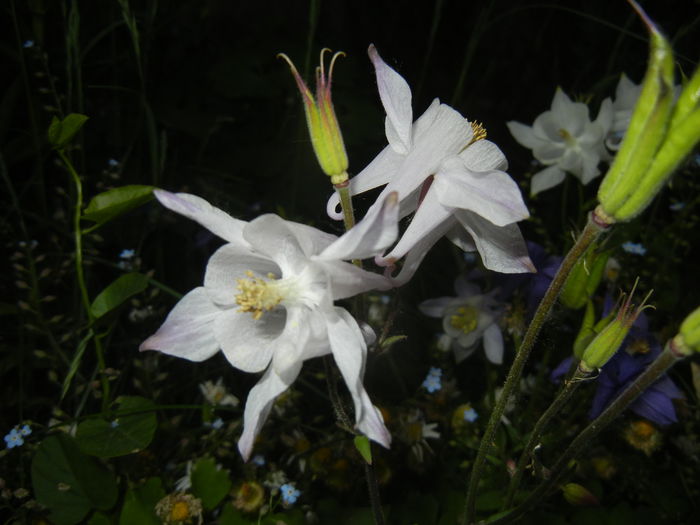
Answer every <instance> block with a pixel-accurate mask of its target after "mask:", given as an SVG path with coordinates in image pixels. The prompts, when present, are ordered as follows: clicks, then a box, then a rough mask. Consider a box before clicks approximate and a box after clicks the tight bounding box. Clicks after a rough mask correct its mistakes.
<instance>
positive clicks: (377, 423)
mask: <svg viewBox="0 0 700 525" xmlns="http://www.w3.org/2000/svg"><path fill="white" fill-rule="evenodd" d="M325 314H326V322H327V325H328V339H329V341H330V345H331V350H332V352H333V358H334V359H335V362H336V364H337V365H338V369H339V370H340V373H341V375H342V376H343V379H344V380H345V384H346V385H347V387H348V390H349V391H350V394H351V396H352V399H353V402H354V405H355V421H356V427H357V429H358V430H359V431H360V432H362V433H363V434H364V435H366V436H367V437H368V438H370V439H371V440H373V441H376V442H377V443H379V444H380V445H382V446H384V447H387V448H388V447H389V445H390V444H391V435H390V434H389V431H388V430H387V429H386V427H385V426H384V420H383V419H382V415H381V412H380V411H379V409H378V408H377V407H375V406H374V405H373V404H372V401H371V400H370V398H369V396H368V395H367V391H366V390H365V388H364V386H363V385H362V380H363V379H364V374H365V359H366V355H367V346H366V344H365V340H364V338H363V336H362V331H361V330H360V327H359V326H358V325H357V322H356V321H355V319H354V318H353V317H352V316H351V315H350V314H349V313H348V312H347V311H346V310H344V309H343V308H339V307H335V308H333V310H329V311H326V312H325Z"/></svg>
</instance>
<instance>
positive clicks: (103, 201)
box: [82, 184, 153, 229]
mask: <svg viewBox="0 0 700 525" xmlns="http://www.w3.org/2000/svg"><path fill="white" fill-rule="evenodd" d="M152 198H153V186H142V185H138V184H134V185H130V186H121V187H119V188H114V189H111V190H107V191H105V192H103V193H100V194H98V195H95V196H94V197H93V198H92V200H91V201H90V204H88V206H87V208H85V211H83V216H82V218H83V219H85V220H87V221H92V222H95V223H97V224H96V225H95V226H93V227H92V229H94V228H96V227H97V226H100V225H102V224H104V223H105V222H107V221H109V220H112V219H113V218H115V217H116V216H118V215H121V214H122V213H124V212H127V211H129V210H131V209H133V208H136V207H137V206H141V205H142V204H145V203H147V202H148V201H150V200H151V199H152Z"/></svg>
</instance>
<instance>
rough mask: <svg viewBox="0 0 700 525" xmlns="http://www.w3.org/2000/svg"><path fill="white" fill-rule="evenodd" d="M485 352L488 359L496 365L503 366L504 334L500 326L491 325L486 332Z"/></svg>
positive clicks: (484, 339)
mask: <svg viewBox="0 0 700 525" xmlns="http://www.w3.org/2000/svg"><path fill="white" fill-rule="evenodd" d="M483 341H484V352H485V353H486V358H487V359H488V360H489V361H491V362H492V363H493V364H495V365H500V364H503V333H501V329H500V328H499V326H498V324H496V323H493V324H491V325H490V326H489V327H488V328H487V329H486V330H484V338H483Z"/></svg>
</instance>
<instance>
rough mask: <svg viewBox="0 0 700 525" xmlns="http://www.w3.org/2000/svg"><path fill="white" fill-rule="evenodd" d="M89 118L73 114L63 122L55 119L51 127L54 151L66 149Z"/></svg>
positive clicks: (50, 134) (51, 140) (50, 132)
mask: <svg viewBox="0 0 700 525" xmlns="http://www.w3.org/2000/svg"><path fill="white" fill-rule="evenodd" d="M88 118H89V117H87V116H85V115H81V114H80V113H71V114H70V115H68V116H66V118H64V119H63V120H58V118H56V117H53V119H51V125H50V126H49V142H50V143H51V146H53V148H54V149H61V148H64V147H65V146H66V145H67V144H68V143H69V142H70V141H71V140H73V137H74V136H75V134H76V133H78V131H80V128H82V127H83V124H85V122H86V121H87V119H88Z"/></svg>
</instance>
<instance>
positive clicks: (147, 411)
mask: <svg viewBox="0 0 700 525" xmlns="http://www.w3.org/2000/svg"><path fill="white" fill-rule="evenodd" d="M154 408H155V405H154V404H153V402H152V401H151V400H149V399H146V398H143V397H138V396H132V397H121V398H120V399H119V411H120V412H126V413H127V415H123V416H118V417H117V418H116V419H115V420H114V421H105V420H104V419H88V420H86V421H83V422H82V423H80V425H78V431H77V433H76V436H75V438H76V441H77V442H78V445H80V448H81V449H82V450H83V452H85V453H87V454H90V455H91V456H98V457H101V458H113V457H117V456H125V455H127V454H132V453H134V452H139V451H141V450H143V449H144V448H146V447H147V446H148V445H149V444H150V443H151V440H152V439H153V435H154V434H155V431H156V425H157V421H156V415H155V413H154V412H153V411H154ZM133 412H136V413H133ZM128 413H131V414H130V415H128Z"/></svg>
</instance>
